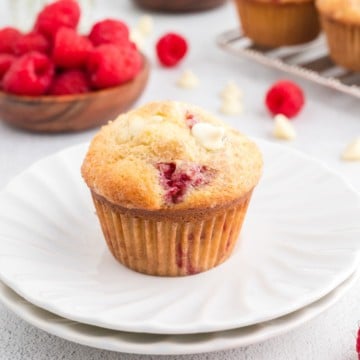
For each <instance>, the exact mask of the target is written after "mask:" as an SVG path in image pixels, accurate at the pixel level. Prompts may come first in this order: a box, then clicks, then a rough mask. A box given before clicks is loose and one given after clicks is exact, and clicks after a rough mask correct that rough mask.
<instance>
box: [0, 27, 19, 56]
mask: <svg viewBox="0 0 360 360" xmlns="http://www.w3.org/2000/svg"><path fill="white" fill-rule="evenodd" d="M20 36H21V32H20V31H19V30H16V29H14V28H12V27H5V28H3V29H1V30H0V53H8V54H13V45H14V42H16V40H17V39H18V38H19V37H20Z"/></svg>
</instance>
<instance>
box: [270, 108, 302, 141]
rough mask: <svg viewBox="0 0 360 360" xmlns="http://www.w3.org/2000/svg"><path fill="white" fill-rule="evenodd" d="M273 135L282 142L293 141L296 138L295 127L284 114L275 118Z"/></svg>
mask: <svg viewBox="0 0 360 360" xmlns="http://www.w3.org/2000/svg"><path fill="white" fill-rule="evenodd" d="M273 135H274V136H275V137H276V138H277V139H281V140H293V139H295V137H296V132H295V129H294V126H293V125H292V124H291V122H290V120H289V119H288V118H287V117H286V116H285V115H282V114H279V115H276V116H275V117H274V128H273Z"/></svg>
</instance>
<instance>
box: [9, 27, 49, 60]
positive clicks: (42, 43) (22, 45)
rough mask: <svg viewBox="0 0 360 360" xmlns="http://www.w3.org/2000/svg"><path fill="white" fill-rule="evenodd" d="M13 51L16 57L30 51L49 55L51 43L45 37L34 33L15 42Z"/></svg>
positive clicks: (22, 36)
mask: <svg viewBox="0 0 360 360" xmlns="http://www.w3.org/2000/svg"><path fill="white" fill-rule="evenodd" d="M13 49H14V54H16V55H24V54H26V53H28V52H30V51H38V52H40V53H44V54H49V51H50V42H49V40H48V39H47V38H46V37H45V36H44V35H42V34H40V33H37V32H35V31H32V32H30V33H28V34H25V35H21V36H20V37H19V38H18V39H17V40H16V41H15V42H14V46H13Z"/></svg>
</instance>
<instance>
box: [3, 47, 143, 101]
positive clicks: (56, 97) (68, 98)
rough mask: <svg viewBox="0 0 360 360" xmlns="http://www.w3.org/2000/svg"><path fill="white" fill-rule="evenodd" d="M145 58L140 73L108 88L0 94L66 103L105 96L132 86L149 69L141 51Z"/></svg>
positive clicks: (25, 99)
mask: <svg viewBox="0 0 360 360" xmlns="http://www.w3.org/2000/svg"><path fill="white" fill-rule="evenodd" d="M140 54H141V56H142V59H143V66H142V68H141V70H140V71H139V72H138V74H137V75H136V76H135V77H134V78H133V79H131V80H129V81H127V82H125V83H122V84H120V85H118V86H113V87H109V88H106V89H101V90H94V91H90V92H87V93H83V94H70V95H40V96H30V95H16V94H11V93H7V92H5V91H0V96H1V97H3V98H9V99H14V100H17V101H21V102H29V103H31V102H38V103H66V102H74V101H79V100H86V99H91V98H93V97H96V96H99V95H100V96H103V95H106V94H109V93H112V92H114V93H115V92H117V91H119V90H124V89H127V88H128V87H131V85H132V84H133V83H134V82H135V81H136V79H137V78H138V77H140V76H141V74H144V73H146V72H148V71H149V69H150V63H149V60H148V58H147V57H146V56H145V55H144V54H143V53H140Z"/></svg>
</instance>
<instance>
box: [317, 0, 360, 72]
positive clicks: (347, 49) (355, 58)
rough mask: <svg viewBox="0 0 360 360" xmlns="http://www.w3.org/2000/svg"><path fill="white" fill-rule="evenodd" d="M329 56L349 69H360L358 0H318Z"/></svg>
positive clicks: (359, 2) (359, 10)
mask: <svg viewBox="0 0 360 360" xmlns="http://www.w3.org/2000/svg"><path fill="white" fill-rule="evenodd" d="M316 5H317V8H318V10H319V12H320V18H321V24H322V27H323V29H324V32H325V34H326V38H327V42H328V46H329V50H330V56H331V58H332V59H333V60H334V62H335V63H337V64H338V65H341V66H343V67H345V68H347V69H349V70H353V71H360V1H358V0H318V1H317V3H316Z"/></svg>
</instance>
